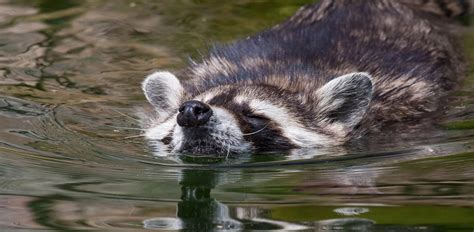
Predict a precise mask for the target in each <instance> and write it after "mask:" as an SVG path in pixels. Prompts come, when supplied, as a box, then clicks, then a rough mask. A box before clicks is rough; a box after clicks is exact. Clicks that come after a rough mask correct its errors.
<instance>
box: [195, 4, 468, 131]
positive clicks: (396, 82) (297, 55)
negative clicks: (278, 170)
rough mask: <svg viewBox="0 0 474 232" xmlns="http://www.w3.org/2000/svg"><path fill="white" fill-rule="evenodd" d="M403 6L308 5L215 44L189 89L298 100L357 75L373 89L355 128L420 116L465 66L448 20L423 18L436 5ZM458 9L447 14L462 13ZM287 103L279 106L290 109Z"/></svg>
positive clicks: (303, 112) (432, 108) (303, 111)
mask: <svg viewBox="0 0 474 232" xmlns="http://www.w3.org/2000/svg"><path fill="white" fill-rule="evenodd" d="M406 2H408V1H400V2H397V1H393V0H368V1H357V0H325V1H321V2H320V3H318V4H314V5H309V6H306V7H304V8H302V9H301V10H299V11H298V12H297V13H296V14H295V15H294V16H293V17H291V18H290V19H289V20H287V21H286V22H283V23H282V24H280V25H277V26H275V27H274V28H272V29H270V30H267V31H264V32H262V33H259V34H257V35H255V36H252V37H249V38H247V39H244V40H239V41H237V42H234V43H232V44H229V45H225V46H217V47H215V48H214V49H213V50H212V51H211V54H210V56H209V57H208V58H206V59H205V60H204V61H203V62H202V63H200V64H195V65H194V66H192V67H191V68H190V69H189V71H188V73H187V75H188V76H192V77H194V78H195V79H194V81H193V82H191V83H189V84H188V88H189V89H192V90H193V92H194V93H199V92H205V91H206V90H208V89H210V88H213V87H215V86H219V85H269V86H275V87H276V88H278V89H279V91H280V92H284V91H289V92H291V93H300V94H303V95H304V94H311V93H312V92H314V90H316V89H318V88H320V87H321V86H322V85H323V84H325V83H327V82H328V81H329V80H331V79H332V78H334V77H337V76H339V75H343V74H346V73H351V72H357V71H363V72H368V73H369V74H371V76H372V78H373V81H374V89H375V92H374V95H373V100H372V104H371V106H370V109H369V112H368V113H367V116H368V117H367V118H366V119H365V120H364V121H363V122H362V123H361V125H360V126H359V130H364V131H366V130H367V129H377V128H379V127H380V126H381V125H382V124H383V123H387V122H394V121H402V120H403V119H407V118H414V117H420V116H423V115H425V114H426V113H429V112H433V111H435V110H436V109H437V108H438V104H437V103H438V100H439V98H440V97H442V96H444V95H445V94H446V92H447V91H449V90H451V89H453V87H455V85H456V83H457V80H458V79H459V78H461V77H462V76H463V75H464V70H465V69H464V68H465V67H464V62H463V58H462V55H461V54H462V52H461V51H460V50H459V49H458V47H457V42H456V41H455V38H454V37H453V35H452V32H451V31H450V30H451V28H450V27H449V26H448V25H447V22H448V20H447V19H446V18H443V17H440V16H439V15H433V14H430V13H429V12H431V11H436V12H438V13H440V12H439V11H438V10H435V9H436V8H435V7H434V4H433V3H432V2H430V1H425V2H427V4H426V5H420V4H421V3H420V1H418V2H419V3H418V5H417V4H416V1H411V2H410V4H403V3H406ZM445 2H447V3H446V4H447V5H449V6H451V5H452V7H453V8H456V7H457V6H458V5H455V4H454V2H457V1H445ZM463 4H466V3H464V2H463ZM424 6H426V7H428V8H423V7H424ZM455 6H456V7H455ZM424 9H427V11H422V10H424ZM459 9H460V10H461V11H460V12H459V11H458V12H457V11H454V10H452V11H450V12H451V13H450V16H453V15H455V13H457V14H462V13H464V11H465V10H464V8H459ZM441 13H442V12H441ZM292 100H294V99H290V102H288V103H287V104H285V105H295V104H296V103H293V102H291V101H292ZM301 103H302V104H303V105H305V107H303V108H300V109H299V110H300V112H301V113H300V114H301V115H308V110H307V107H308V104H307V103H306V102H301ZM356 132H357V131H355V132H354V133H352V135H351V136H354V135H356V134H360V133H359V132H357V133H356Z"/></svg>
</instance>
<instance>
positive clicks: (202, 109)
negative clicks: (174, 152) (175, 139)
mask: <svg viewBox="0 0 474 232" xmlns="http://www.w3.org/2000/svg"><path fill="white" fill-rule="evenodd" d="M211 116H212V110H211V107H209V106H208V105H206V104H205V103H203V102H200V101H194V100H193V101H187V102H184V103H183V104H182V105H181V106H180V107H179V114H178V117H177V121H178V125H180V126H182V127H196V126H201V125H204V124H206V123H207V122H208V121H209V118H211Z"/></svg>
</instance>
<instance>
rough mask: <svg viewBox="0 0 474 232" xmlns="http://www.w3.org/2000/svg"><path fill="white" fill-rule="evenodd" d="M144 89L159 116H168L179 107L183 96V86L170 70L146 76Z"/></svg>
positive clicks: (143, 84)
mask: <svg viewBox="0 0 474 232" xmlns="http://www.w3.org/2000/svg"><path fill="white" fill-rule="evenodd" d="M142 89H143V92H144V93H145V97H146V98H147V100H148V101H149V102H150V103H151V104H152V105H153V107H154V108H155V110H156V112H157V113H158V116H159V118H163V117H166V116H168V115H169V114H170V113H172V112H173V111H174V110H176V109H178V107H179V105H180V103H181V98H182V96H183V92H184V89H183V86H182V85H181V83H180V82H179V80H178V78H176V76H175V75H173V74H172V73H170V72H155V73H153V74H151V75H149V76H147V77H146V79H145V80H144V81H143V83H142Z"/></svg>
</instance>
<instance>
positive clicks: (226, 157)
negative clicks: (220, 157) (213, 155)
mask: <svg viewBox="0 0 474 232" xmlns="http://www.w3.org/2000/svg"><path fill="white" fill-rule="evenodd" d="M229 154H230V143H229V145H227V155H226V156H225V159H228V158H229Z"/></svg>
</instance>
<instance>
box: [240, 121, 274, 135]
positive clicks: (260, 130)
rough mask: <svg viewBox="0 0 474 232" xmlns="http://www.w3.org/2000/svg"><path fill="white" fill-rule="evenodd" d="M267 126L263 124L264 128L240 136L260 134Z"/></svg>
mask: <svg viewBox="0 0 474 232" xmlns="http://www.w3.org/2000/svg"><path fill="white" fill-rule="evenodd" d="M267 126H268V123H267V124H265V126H264V127H262V128H261V129H258V130H257V131H254V132H250V133H246V134H242V135H243V136H247V135H254V134H257V133H260V132H262V131H263V130H265V128H267Z"/></svg>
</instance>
